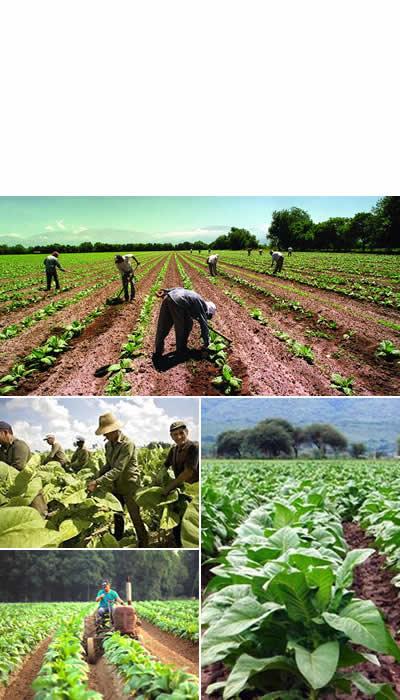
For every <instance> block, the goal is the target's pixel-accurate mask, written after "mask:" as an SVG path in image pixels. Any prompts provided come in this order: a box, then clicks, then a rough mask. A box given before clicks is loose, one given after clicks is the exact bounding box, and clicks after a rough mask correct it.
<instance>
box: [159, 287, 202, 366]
mask: <svg viewBox="0 0 400 700" xmlns="http://www.w3.org/2000/svg"><path fill="white" fill-rule="evenodd" d="M172 326H174V327H175V339H176V351H177V352H185V350H187V342H188V338H189V335H190V331H191V330H192V328H193V319H192V317H191V316H190V314H188V312H187V311H185V309H182V308H181V307H180V306H178V304H175V302H174V301H172V299H171V297H169V296H168V295H167V296H165V297H164V299H163V301H162V304H161V307H160V315H159V317H158V324H157V331H156V345H155V351H156V354H157V355H162V353H163V350H164V340H165V338H166V337H167V335H168V333H169V332H170V330H171V328H172Z"/></svg>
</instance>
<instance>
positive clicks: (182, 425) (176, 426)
mask: <svg viewBox="0 0 400 700" xmlns="http://www.w3.org/2000/svg"><path fill="white" fill-rule="evenodd" d="M179 428H186V423H185V421H183V420H176V421H174V422H173V423H171V425H170V428H169V432H170V433H172V432H173V431H174V430H179Z"/></svg>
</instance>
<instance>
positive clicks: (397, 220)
mask: <svg viewBox="0 0 400 700" xmlns="http://www.w3.org/2000/svg"><path fill="white" fill-rule="evenodd" d="M372 211H373V213H374V214H375V215H376V216H377V219H378V235H377V245H379V246H382V247H383V248H387V249H389V250H390V249H391V248H395V247H399V246H400V239H399V232H400V197H382V198H381V199H379V200H378V202H377V203H376V205H375V207H374V208H373V210H372Z"/></svg>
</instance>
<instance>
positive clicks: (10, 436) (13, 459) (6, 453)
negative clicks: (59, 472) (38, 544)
mask: <svg viewBox="0 0 400 700" xmlns="http://www.w3.org/2000/svg"><path fill="white" fill-rule="evenodd" d="M30 458H31V451H30V449H29V447H28V445H27V444H26V442H24V441H23V440H19V439H18V438H16V437H14V433H13V429H12V427H11V425H10V424H9V423H6V422H5V421H0V462H5V464H8V466H9V467H14V469H18V471H19V472H22V470H23V469H24V467H25V465H26V463H27V462H28V461H29V460H30ZM30 505H31V507H32V508H35V510H37V511H38V512H39V513H40V515H41V516H42V518H45V517H46V515H47V506H46V501H45V499H44V495H43V490H42V489H41V490H40V491H39V493H38V495H37V496H35V498H34V499H33V501H32V503H31V504H30Z"/></svg>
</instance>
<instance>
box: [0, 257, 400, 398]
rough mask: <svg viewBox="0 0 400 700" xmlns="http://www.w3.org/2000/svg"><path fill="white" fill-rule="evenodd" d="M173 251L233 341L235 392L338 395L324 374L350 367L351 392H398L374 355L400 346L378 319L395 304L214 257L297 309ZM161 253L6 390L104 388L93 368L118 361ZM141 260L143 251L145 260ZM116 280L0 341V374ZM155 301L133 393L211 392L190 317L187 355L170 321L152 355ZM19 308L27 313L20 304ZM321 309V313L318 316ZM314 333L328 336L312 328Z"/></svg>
mask: <svg viewBox="0 0 400 700" xmlns="http://www.w3.org/2000/svg"><path fill="white" fill-rule="evenodd" d="M178 259H179V260H180V262H181V264H182V266H183V267H184V269H185V272H186V274H187V275H188V276H189V278H190V280H191V282H192V285H193V288H194V289H195V291H197V292H198V293H199V294H201V295H202V296H203V297H204V298H205V299H206V300H212V301H214V302H215V304H216V306H217V313H216V315H215V316H214V318H213V321H212V323H213V326H214V328H215V329H216V330H217V331H219V332H220V333H222V334H223V335H225V336H227V337H228V338H230V339H231V340H232V343H231V345H230V348H229V353H228V360H227V362H228V364H229V365H230V367H231V368H232V371H233V374H234V375H235V376H236V377H239V378H240V379H241V380H242V382H243V384H242V391H241V394H242V395H244V396H245V395H249V396H260V395H261V396H330V395H332V396H337V395H341V392H340V391H338V390H337V389H336V388H335V387H331V375H332V374H340V375H341V376H342V377H343V378H345V379H348V378H349V377H350V376H354V377H355V381H354V392H355V394H356V395H364V396H369V395H380V396H384V395H394V396H396V395H399V394H400V364H399V363H398V362H397V361H394V362H389V361H387V360H383V359H379V360H378V359H377V358H376V357H375V352H376V349H377V346H378V344H379V342H380V341H381V340H383V339H385V340H391V341H392V342H393V343H394V344H395V345H396V346H397V347H400V332H399V331H397V330H395V329H392V328H389V327H387V326H385V325H382V323H385V322H388V323H395V324H398V325H400V314H399V313H398V312H397V311H394V310H392V309H386V308H383V307H379V306H377V305H374V304H372V303H368V302H361V301H356V300H353V299H351V298H346V297H344V296H343V295H340V294H338V293H335V292H327V291H325V290H320V289H317V290H316V289H313V288H312V287H309V286H308V285H307V284H296V283H294V282H290V281H287V280H284V279H281V278H279V277H272V276H271V275H265V274H264V275H263V274H262V273H255V272H253V271H249V270H247V271H246V270H245V269H244V268H241V267H239V266H235V265H232V264H228V265H227V264H224V263H222V264H220V265H219V270H220V271H221V272H225V273H226V274H229V275H239V276H240V277H242V278H243V279H245V280H247V281H248V282H252V283H254V284H256V285H257V286H260V287H262V288H265V289H266V290H268V291H269V292H272V293H273V294H274V295H275V296H277V297H279V299H280V300H283V302H288V301H289V302H298V304H300V305H301V307H302V308H303V310H304V311H303V312H302V311H301V310H300V311H298V310H297V311H296V310H291V309H287V308H279V305H278V307H277V304H276V299H272V298H271V297H267V296H265V295H264V294H262V293H260V292H259V291H256V290H253V289H251V288H248V287H246V286H244V285H241V284H240V283H238V282H235V281H233V280H232V279H229V278H227V277H226V276H223V275H219V276H218V277H217V278H216V281H217V285H214V284H212V282H211V280H210V279H209V278H207V277H205V276H204V274H201V272H200V271H199V269H196V268H195V267H193V265H195V266H197V268H200V270H201V271H203V272H204V271H206V272H207V273H208V268H207V265H206V264H205V260H204V258H202V257H201V256H196V257H191V256H188V255H186V254H179V255H178ZM165 260H166V255H163V254H161V255H160V256H159V258H158V263H157V264H156V265H155V266H154V267H153V268H152V269H151V270H150V272H148V273H147V274H146V275H145V276H144V277H143V279H142V280H140V281H139V282H138V283H137V286H136V299H135V301H134V302H133V303H129V304H121V305H120V306H117V307H110V308H109V309H106V310H105V312H103V314H102V315H101V316H100V317H98V318H97V319H96V320H95V321H93V322H92V323H91V324H90V325H89V326H88V327H87V328H86V329H85V330H84V332H83V333H82V334H81V335H80V336H79V337H77V338H76V339H74V340H73V341H72V342H71V344H70V348H69V349H68V350H67V351H66V352H65V353H63V354H61V355H60V357H59V358H58V360H57V361H56V363H55V364H54V365H53V367H51V368H50V370H49V369H46V370H44V371H43V372H40V373H35V374H33V375H32V376H31V377H30V378H29V379H27V380H26V381H25V382H23V383H21V384H20V385H19V388H18V390H17V391H16V392H13V394H12V395H24V394H30V395H102V394H104V388H105V386H106V384H107V381H108V377H103V378H96V377H94V371H95V370H96V369H97V368H98V367H100V366H106V365H109V364H112V363H114V362H116V361H117V360H118V357H119V353H120V350H121V346H122V344H123V343H125V342H127V335H128V334H129V333H132V332H133V331H134V329H135V325H137V320H138V316H139V313H140V310H141V308H142V305H143V302H144V299H145V296H146V295H147V293H148V292H149V290H150V288H151V287H152V285H153V284H154V282H155V279H156V277H157V274H158V272H159V271H160V269H161V267H162V265H163V264H164V262H165ZM148 262H149V261H148V260H146V264H147V263H148ZM119 284H120V283H119V280H115V281H113V282H110V284H109V285H107V286H106V287H104V288H102V289H101V290H99V291H98V292H97V293H95V294H93V295H91V296H90V297H89V298H87V299H85V300H82V301H80V302H78V303H76V304H74V305H72V306H71V307H68V308H67V309H64V310H61V311H60V312H58V313H57V314H55V316H54V317H50V318H48V319H46V320H43V321H40V322H39V323H37V324H36V325H34V326H32V327H31V328H28V329H27V330H26V331H24V332H23V333H21V334H20V335H18V336H17V337H15V338H13V339H10V340H7V341H5V342H3V343H2V344H0V375H2V376H4V375H5V374H6V373H7V372H8V371H9V370H10V368H11V367H12V365H13V364H14V362H15V360H16V359H17V358H22V357H24V355H26V354H27V353H28V352H29V351H30V350H32V349H33V348H35V347H37V346H39V345H41V344H43V343H44V342H45V340H46V339H47V338H48V337H49V335H51V334H52V333H53V332H54V331H57V330H58V331H60V329H61V327H62V326H63V325H65V324H66V323H69V322H71V320H73V319H77V320H82V319H83V318H85V316H86V315H87V314H88V313H89V312H90V311H92V310H93V308H94V307H95V306H100V305H102V304H104V302H105V300H106V298H107V297H109V296H111V295H112V294H113V293H115V292H116V291H117V290H118V288H119ZM182 285H183V281H182V278H181V275H180V272H179V270H178V268H177V265H176V262H175V257H174V256H172V257H171V259H170V263H169V265H168V269H167V271H166V275H165V278H164V280H163V283H162V286H163V287H165V288H169V287H174V286H182ZM73 291H74V290H72V291H71V294H72V293H73ZM225 292H230V293H233V294H234V295H236V296H237V297H239V298H240V299H241V300H242V301H243V303H244V306H242V305H240V304H238V303H236V302H235V301H234V300H233V299H232V298H230V297H229V296H227V294H226V293H225ZM298 292H301V294H300V293H298ZM66 294H69V293H66ZM159 307H160V301H159V299H156V301H155V304H154V306H153V310H152V315H151V319H150V323H149V325H148V326H147V331H146V336H145V339H144V342H143V345H142V347H141V349H140V353H139V356H138V357H136V358H133V366H134V369H133V371H131V372H127V373H126V375H125V378H126V380H127V381H128V382H129V383H130V384H131V387H132V388H131V393H132V394H134V395H142V396H151V395H152V396H203V395H219V391H218V390H217V388H215V387H214V386H213V385H212V383H211V382H212V379H214V378H215V377H216V376H217V375H218V374H220V371H219V369H218V368H217V367H216V366H215V365H214V364H213V363H211V362H210V361H209V359H208V358H207V357H205V356H204V355H202V353H201V348H202V340H201V336H200V326H199V324H198V323H197V322H196V321H195V322H194V324H193V331H192V333H191V335H190V338H189V346H190V348H191V352H190V354H189V356H188V357H187V358H184V359H182V358H178V357H177V356H176V354H175V337H174V332H173V330H172V331H171V332H170V334H169V336H168V337H167V339H166V343H165V351H164V356H163V358H162V360H161V361H160V362H159V363H157V366H155V365H154V364H153V360H152V353H153V351H154V338H155V332H156V328H157V320H158V314H159ZM256 307H257V308H258V309H260V310H261V312H262V314H263V316H264V317H265V318H266V319H267V320H268V325H266V326H264V325H261V324H260V323H259V322H258V321H257V320H255V319H253V318H252V317H251V316H250V311H251V310H252V309H254V308H256ZM22 313H23V315H26V314H25V311H24V310H23V311H22ZM308 313H311V314H312V316H309V315H308ZM321 318H323V319H325V320H326V321H324V320H322V322H320V323H318V319H321ZM329 324H331V325H333V326H334V328H331V327H330V325H329ZM274 331H284V332H285V333H287V334H288V335H289V336H290V337H291V338H292V339H294V340H296V341H298V342H300V343H301V344H303V345H311V349H312V351H313V352H314V354H315V361H314V364H312V365H310V364H308V363H307V362H306V361H305V360H304V359H302V358H300V357H295V356H294V355H293V353H292V352H291V350H290V348H289V347H288V345H287V344H286V343H284V342H282V341H280V340H279V339H278V338H276V337H275V336H274V334H273V333H274ZM349 331H350V333H349ZM321 332H323V333H324V334H326V335H327V336H328V337H327V338H320V337H316V336H315V334H316V333H321Z"/></svg>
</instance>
